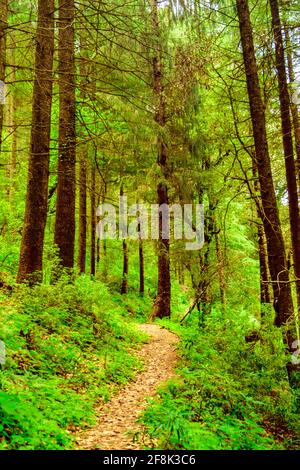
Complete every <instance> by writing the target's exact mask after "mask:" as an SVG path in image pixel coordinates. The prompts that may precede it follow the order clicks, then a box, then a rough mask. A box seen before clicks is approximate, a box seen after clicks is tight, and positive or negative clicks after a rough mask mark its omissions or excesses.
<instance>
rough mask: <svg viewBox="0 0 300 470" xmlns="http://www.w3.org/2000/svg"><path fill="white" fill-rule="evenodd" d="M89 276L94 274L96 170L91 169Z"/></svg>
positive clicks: (93, 167) (93, 165)
mask: <svg viewBox="0 0 300 470" xmlns="http://www.w3.org/2000/svg"><path fill="white" fill-rule="evenodd" d="M90 274H91V276H95V274H96V168H95V162H92V167H91V269H90Z"/></svg>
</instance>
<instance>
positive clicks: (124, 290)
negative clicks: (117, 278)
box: [121, 240, 128, 294]
mask: <svg viewBox="0 0 300 470" xmlns="http://www.w3.org/2000/svg"><path fill="white" fill-rule="evenodd" d="M122 247H123V276H122V284H121V294H127V290H128V246H127V243H126V240H123V244H122Z"/></svg>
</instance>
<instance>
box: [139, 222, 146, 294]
mask: <svg viewBox="0 0 300 470" xmlns="http://www.w3.org/2000/svg"><path fill="white" fill-rule="evenodd" d="M140 230H141V226H140V224H139V225H138V231H139V232H140ZM139 273H140V289H139V292H140V295H142V296H143V295H144V293H145V263H144V246H143V240H142V239H141V237H140V238H139Z"/></svg>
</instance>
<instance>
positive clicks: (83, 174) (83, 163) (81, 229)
mask: <svg viewBox="0 0 300 470" xmlns="http://www.w3.org/2000/svg"><path fill="white" fill-rule="evenodd" d="M80 50H81V57H80V59H81V60H80V76H81V83H80V97H81V99H82V101H83V106H84V100H85V98H86V80H87V76H88V71H87V61H86V57H85V54H86V41H85V38H82V39H81V42H80ZM81 137H82V139H84V137H85V136H84V124H83V125H82V127H81ZM87 150H88V149H87V143H86V142H84V143H82V145H81V150H80V157H79V224H78V269H79V272H80V273H85V264H86V230H87V201H86V199H87V197H86V183H87Z"/></svg>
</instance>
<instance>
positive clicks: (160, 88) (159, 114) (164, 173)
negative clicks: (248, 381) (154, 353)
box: [150, 0, 171, 318]
mask: <svg viewBox="0 0 300 470" xmlns="http://www.w3.org/2000/svg"><path fill="white" fill-rule="evenodd" d="M157 4H158V2H157V0H150V5H151V18H152V29H153V36H154V37H155V38H156V41H155V43H154V46H153V59H152V68H153V70H152V71H153V91H154V96H155V99H156V111H155V115H154V120H155V123H156V128H157V132H158V136H157V163H158V165H159V168H160V170H161V181H160V182H159V183H158V186H157V202H158V204H159V205H162V204H168V187H167V178H168V175H169V164H168V147H167V144H166V142H165V136H164V132H165V126H166V122H167V113H166V100H165V94H164V84H163V80H164V78H163V63H162V47H161V34H160V24H159V17H158V5H157ZM162 223H163V221H162V214H161V213H160V214H159V240H158V263H157V264H158V286H157V297H156V300H155V304H154V309H153V314H152V315H153V317H159V318H163V317H169V316H170V314H171V310H170V302H171V282H170V245H169V240H168V239H167V238H163V230H162V228H163V227H162Z"/></svg>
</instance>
